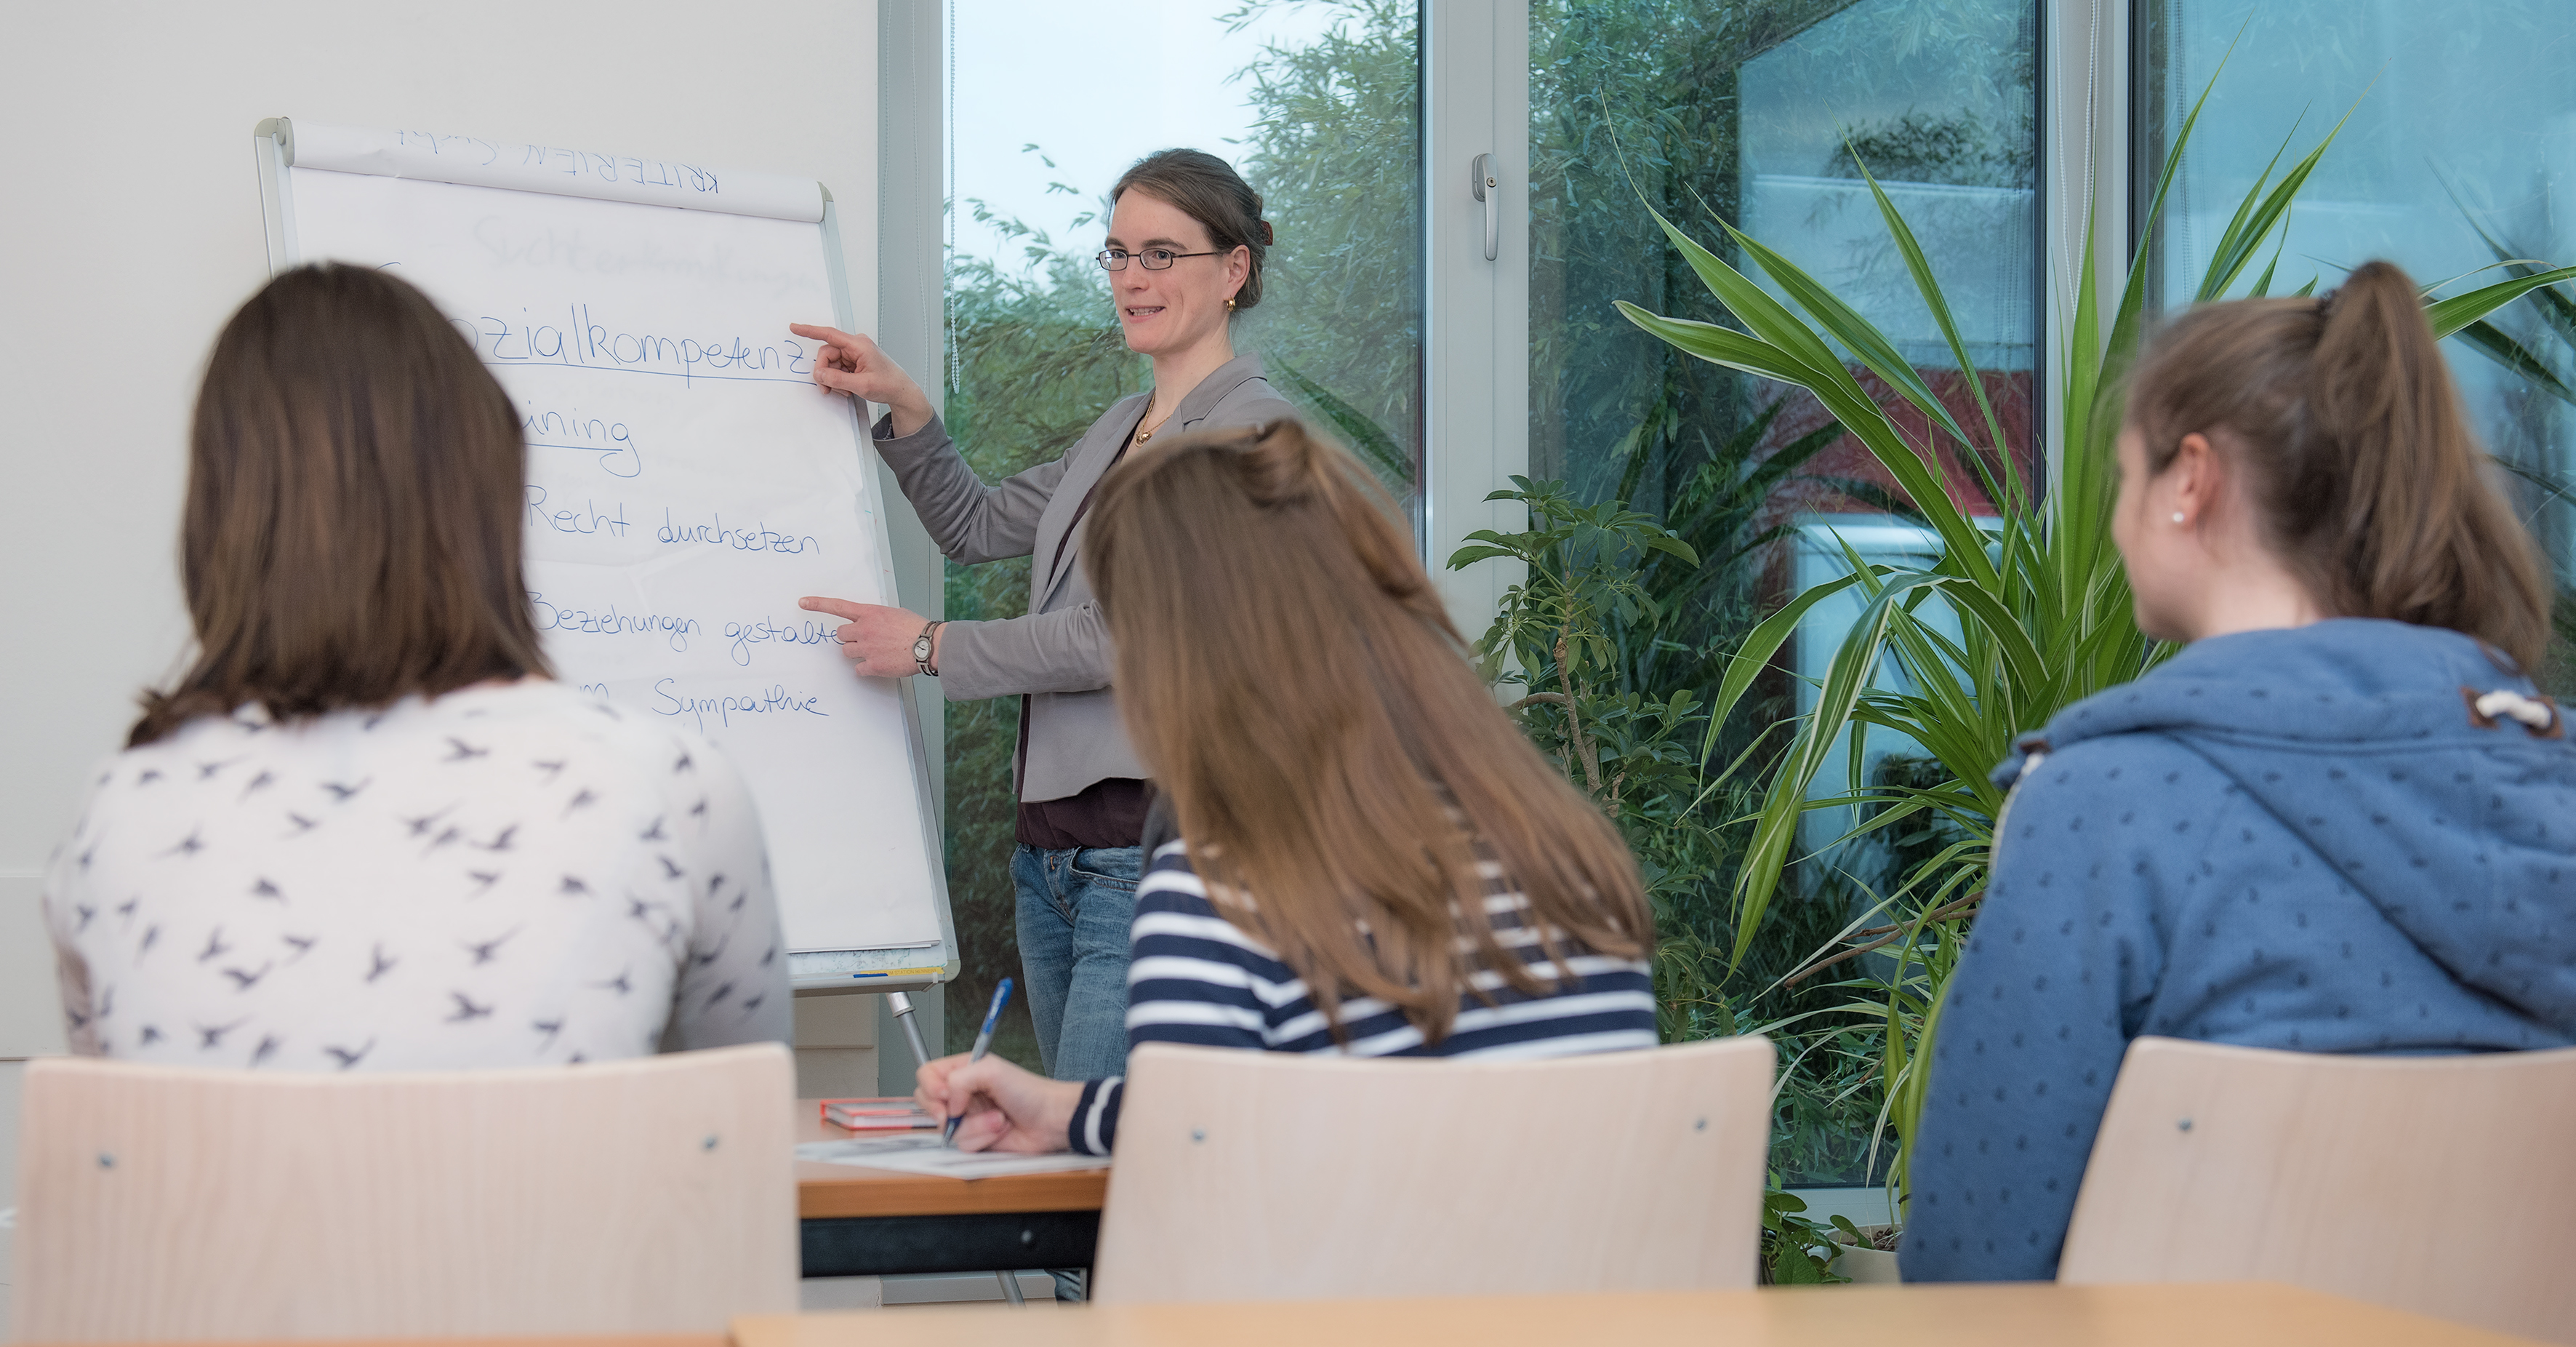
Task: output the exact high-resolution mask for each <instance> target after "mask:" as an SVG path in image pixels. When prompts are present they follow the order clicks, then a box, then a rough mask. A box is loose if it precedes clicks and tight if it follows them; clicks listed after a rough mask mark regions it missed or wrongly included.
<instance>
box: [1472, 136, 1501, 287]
mask: <svg viewBox="0 0 2576 1347" xmlns="http://www.w3.org/2000/svg"><path fill="white" fill-rule="evenodd" d="M1468 167H1469V169H1470V170H1471V171H1472V172H1473V173H1474V175H1475V180H1474V184H1473V185H1474V188H1475V192H1476V199H1477V200H1478V201H1482V202H1484V203H1485V260H1486V261H1488V262H1491V261H1493V260H1494V259H1495V258H1497V257H1500V256H1502V252H1503V180H1502V179H1501V178H1499V177H1497V176H1495V174H1496V172H1497V171H1498V170H1496V169H1495V167H1494V156H1492V155H1490V154H1480V155H1477V156H1476V159H1475V162H1474V163H1472V164H1470V165H1469V166H1468Z"/></svg>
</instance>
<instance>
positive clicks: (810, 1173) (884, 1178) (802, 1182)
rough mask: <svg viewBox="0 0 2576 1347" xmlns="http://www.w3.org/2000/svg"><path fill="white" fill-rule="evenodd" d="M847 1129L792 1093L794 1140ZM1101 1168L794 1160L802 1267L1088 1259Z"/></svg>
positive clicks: (1082, 1262) (828, 1269)
mask: <svg viewBox="0 0 2576 1347" xmlns="http://www.w3.org/2000/svg"><path fill="white" fill-rule="evenodd" d="M849 1136H850V1133H848V1132H844V1131H842V1130H841V1129H840V1128H837V1127H834V1126H832V1125H831V1124H829V1123H826V1122H824V1121H823V1117H822V1111H821V1108H820V1105H819V1102H818V1101H816V1100H812V1099H800V1100H798V1101H796V1140H797V1142H798V1143H800V1144H802V1143H804V1142H808V1141H841V1140H845V1139H847V1138H848V1137H849ZM1108 1192H1109V1171H1108V1170H1106V1169H1085V1170H1075V1171H1071V1172H1067V1173H1056V1174H1013V1175H1007V1176H1004V1177H1001V1178H991V1179H949V1178H940V1177H936V1176H933V1175H928V1174H901V1173H897V1172H895V1171H893V1170H886V1169H861V1168H859V1167H857V1166H855V1165H826V1164H816V1163H812V1162H809V1161H803V1160H800V1161H798V1162H797V1163H796V1214H797V1216H798V1217H799V1218H800V1221H799V1225H800V1228H801V1230H802V1232H803V1243H804V1257H803V1265H804V1273H805V1275H806V1276H808V1277H852V1276H882V1275H885V1274H887V1273H899V1272H991V1271H994V1270H997V1269H1001V1268H1037V1267H1045V1268H1072V1267H1089V1266H1091V1251H1092V1248H1093V1246H1094V1245H1095V1244H1096V1243H1097V1242H1098V1240H1099V1237H1100V1204H1101V1201H1102V1200H1103V1198H1105V1197H1106V1196H1107V1194H1108Z"/></svg>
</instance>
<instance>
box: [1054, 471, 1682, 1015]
mask: <svg viewBox="0 0 2576 1347" xmlns="http://www.w3.org/2000/svg"><path fill="white" fill-rule="evenodd" d="M1396 520H1397V516H1396V512H1395V506H1394V503H1393V502H1392V501H1391V500H1389V499H1388V498H1387V496H1386V493H1385V491H1384V490H1383V489H1382V488H1380V487H1379V486H1378V485H1377V483H1376V481H1375V479H1374V478H1372V477H1371V476H1370V475H1369V473H1368V471H1367V470H1366V469H1365V468H1363V467H1361V466H1360V465H1359V463H1358V462H1357V461H1355V460H1354V459H1352V458H1351V457H1350V455H1348V454H1346V453H1344V452H1342V451H1341V450H1340V449H1338V448H1335V447H1333V446H1332V445H1330V444H1327V443H1324V442H1322V441H1320V440H1318V439H1316V438H1315V437H1313V436H1311V435H1309V434H1307V433H1306V431H1305V430H1304V429H1303V428H1302V427H1300V426H1299V425H1298V424H1297V423H1296V422H1295V421H1293V420H1282V421H1277V422H1273V423H1272V424H1270V425H1269V426H1267V427H1263V428H1260V429H1255V430H1230V431H1218V432H1208V433H1200V434H1192V435H1184V436H1180V437H1176V438H1175V439H1173V440H1172V441H1171V442H1170V443H1169V444H1155V445H1153V446H1152V447H1151V448H1150V449H1140V450H1138V451H1137V452H1136V453H1135V454H1133V455H1132V456H1130V457H1129V459H1128V460H1127V462H1125V463H1124V464H1122V465H1120V466H1119V467H1118V468H1117V469H1116V470H1115V471H1113V472H1112V473H1111V474H1110V475H1109V477H1108V478H1107V479H1106V480H1105V481H1104V482H1103V483H1102V485H1101V487H1100V498H1099V503H1098V504H1097V505H1096V506H1094V507H1093V514H1092V520H1091V528H1090V531H1089V536H1088V537H1087V538H1086V539H1085V540H1084V543H1083V552H1082V564H1083V568H1084V570H1085V572H1086V573H1088V574H1089V575H1090V576H1091V577H1092V583H1093V584H1094V585H1095V586H1096V587H1097V589H1098V593H1099V596H1100V603H1101V608H1102V610H1103V612H1104V613H1105V614H1106V615H1107V618H1108V622H1109V631H1110V635H1111V637H1112V639H1113V641H1114V643H1115V645H1116V647H1117V668H1116V672H1115V675H1114V677H1115V683H1114V685H1115V686H1116V687H1117V689H1118V704H1119V707H1120V709H1121V711H1122V712H1123V713H1124V715H1125V718H1126V722H1127V729H1128V733H1129V735H1130V737H1131V738H1132V739H1133V740H1134V742H1135V745H1136V748H1137V751H1138V752H1139V754H1140V755H1141V756H1142V757H1143V759H1144V761H1145V763H1146V765H1147V767H1148V768H1149V770H1151V771H1152V772H1153V774H1154V780H1155V784H1156V785H1157V786H1158V787H1159V788H1160V789H1161V790H1162V791H1163V793H1164V794H1165V795H1167V796H1168V797H1170V800H1171V803H1172V805H1173V807H1174V809H1175V810H1176V811H1177V813H1178V819H1179V824H1180V829H1181V835H1182V836H1183V837H1184V838H1185V839H1187V841H1188V843H1189V847H1190V858H1191V860H1192V862H1193V864H1194V865H1196V866H1197V867H1198V868H1199V871H1200V873H1201V874H1202V875H1203V876H1204V877H1205V878H1206V879H1207V880H1208V881H1209V887H1210V892H1211V893H1212V894H1216V895H1218V907H1219V910H1220V911H1223V912H1224V913H1225V915H1226V917H1227V919H1228V920H1230V921H1232V922H1234V923H1235V924H1236V925H1237V926H1239V927H1241V928H1243V930H1244V931H1245V932H1246V933H1247V934H1250V935H1252V936H1253V937H1254V938H1256V939H1258V940H1260V941H1262V942H1263V943H1264V944H1266V945H1268V946H1269V947H1270V948H1271V949H1273V950H1275V951H1277V952H1278V954H1279V957H1280V958H1281V959H1282V960H1283V961H1285V962H1286V963H1287V964H1288V966H1289V967H1291V968H1294V969H1295V970H1297V973H1298V975H1299V976H1301V977H1303V978H1304V979H1305V980H1306V983H1307V985H1308V986H1309V987H1311V988H1313V989H1314V994H1315V1000H1316V1003H1317V1004H1318V1005H1319V1006H1321V1007H1322V1008H1323V1010H1324V1013H1325V1016H1326V1018H1327V1022H1328V1023H1329V1024H1331V1025H1332V1026H1333V1032H1334V1033H1335V1034H1336V1035H1339V1034H1340V1033H1341V1025H1340V1021H1339V1018H1338V1017H1337V1016H1336V1014H1335V1011H1334V1007H1335V1006H1336V1005H1337V1004H1338V1002H1339V1001H1340V1000H1341V999H1342V997H1343V996H1344V995H1365V996H1374V997H1377V998H1380V999H1382V1000H1384V1001H1387V1002H1389V1003H1391V1004H1393V1005H1395V1006H1397V1007H1399V1008H1401V1009H1402V1010H1403V1012H1404V1014H1405V1015H1406V1017H1407V1018H1408V1019H1410V1020H1411V1021H1412V1022H1413V1023H1414V1024H1415V1025H1417V1026H1418V1027H1420V1028H1421V1030H1422V1031H1423V1033H1424V1034H1425V1036H1427V1037H1429V1038H1430V1039H1431V1040H1433V1041H1434V1042H1437V1041H1438V1040H1439V1039H1440V1038H1442V1037H1444V1036H1445V1035H1446V1034H1447V1033H1448V1031H1449V1027H1450V1025H1451V1023H1452V1022H1453V1021H1454V1020H1455V1018H1456V1015H1457V1011H1458V1004H1459V998H1460V996H1461V994H1462V993H1472V992H1473V984H1472V982H1471V979H1472V978H1473V976H1474V975H1475V974H1476V973H1477V972H1478V971H1480V970H1487V969H1490V970H1492V971H1494V972H1496V973H1499V974H1500V975H1501V977H1502V979H1503V980H1504V981H1505V982H1506V983H1508V984H1509V985H1510V986H1512V987H1514V988H1516V989H1518V990H1520V991H1522V992H1524V993H1526V994H1529V995H1541V994H1544V993H1545V992H1546V991H1548V990H1551V988H1549V987H1547V986H1545V985H1544V984H1543V983H1542V982H1541V980H1540V979H1538V978H1537V977H1536V976H1534V975H1533V974H1531V973H1530V972H1529V971H1528V970H1527V969H1525V968H1523V967H1522V961H1521V959H1520V957H1518V956H1517V955H1516V954H1514V953H1513V952H1511V951H1509V950H1506V949H1505V948H1504V947H1503V945H1502V944H1501V942H1500V941H1499V940H1498V939H1497V938H1496V935H1495V932H1494V929H1493V927H1492V925H1491V917H1490V916H1489V915H1488V913H1487V912H1486V910H1485V897H1486V894H1487V892H1488V887H1487V882H1486V880H1485V879H1484V877H1483V875H1482V873H1481V872H1480V867H1479V848H1482V849H1483V852H1484V854H1485V855H1486V856H1489V857H1490V858H1491V859H1492V860H1495V861H1498V862H1500V864H1501V867H1502V873H1503V877H1504V881H1505V882H1506V883H1509V884H1511V885H1514V886H1516V887H1518V888H1519V889H1520V890H1521V891H1522V892H1523V893H1525V894H1527V895H1528V898H1529V904H1530V908H1529V912H1528V914H1527V918H1526V919H1527V921H1528V923H1529V925H1530V926H1532V927H1535V928H1536V929H1538V930H1539V931H1541V932H1542V933H1544V934H1543V936H1542V939H1543V941H1544V942H1545V949H1546V952H1547V954H1548V956H1549V958H1550V959H1551V960H1553V961H1556V962H1557V964H1558V967H1559V969H1560V970H1561V969H1562V968H1563V963H1562V958H1563V957H1564V955H1565V954H1566V953H1567V952H1568V951H1567V950H1566V949H1565V948H1564V944H1565V942H1566V941H1568V940H1570V941H1573V942H1576V943H1579V944H1580V945H1581V946H1582V947H1583V948H1585V949H1588V950H1590V951H1593V952H1596V953H1601V954H1609V955H1616V956H1622V957H1634V956H1637V955H1640V954H1642V953H1643V952H1644V951H1645V950H1646V949H1647V948H1649V947H1650V946H1651V945H1652V943H1653V940H1654V918H1653V916H1652V914H1651V912H1650V911H1649V909H1648V908H1647V905H1646V899H1645V893H1644V888H1643V886H1642V885H1641V884H1640V883H1639V882H1638V878H1637V867H1636V862H1635V861H1634V860H1633V859H1632V858H1631V857H1630V856H1629V854H1628V849H1627V847H1626V845H1625V844H1624V843H1622V842H1621V840H1620V838H1619V834H1618V832H1617V831H1616V830H1615V829H1613V828H1612V827H1611V825H1610V822H1609V820H1608V819H1606V818H1604V817H1603V816H1602V815H1601V813H1600V811H1599V810H1597V809H1594V808H1593V807H1592V806H1591V805H1590V804H1589V803H1588V802H1586V801H1585V800H1584V799H1583V797H1582V796H1580V795H1578V794H1576V793H1575V791H1574V789H1573V787H1571V786H1569V785H1568V784H1567V783H1566V780H1565V777H1564V775H1563V774H1562V773H1560V772H1558V771H1557V770H1556V769H1554V768H1553V767H1551V766H1549V764H1548V762H1547V760H1546V759H1544V758H1542V757H1540V756H1539V753H1538V751H1537V750H1536V749H1534V748H1532V747H1531V746H1530V744H1529V741H1528V740H1527V739H1525V738H1523V737H1522V735H1521V733H1520V731H1519V730H1518V729H1516V728H1514V726H1513V725H1512V723H1511V720H1510V718H1509V717H1507V716H1505V715H1504V714H1503V712H1502V710H1501V708H1500V707H1498V706H1496V705H1495V704H1494V700H1493V697H1492V696H1491V695H1490V694H1489V693H1488V692H1487V691H1486V689H1485V687H1484V686H1483V685H1482V684H1481V683H1479V682H1478V681H1477V679H1476V676H1475V674H1474V672H1473V671H1472V669H1471V668H1470V666H1469V664H1468V661H1467V658H1466V643H1465V642H1464V641H1462V640H1460V639H1459V636H1458V631H1457V629H1456V628H1455V627H1453V626H1452V625H1450V622H1449V617H1448V614H1447V613H1446V612H1445V611H1443V609H1442V607H1441V603H1440V598H1439V596H1438V595H1437V594H1436V593H1434V592H1433V590H1432V588H1431V581H1430V579H1429V577H1427V576H1425V575H1424V574H1423V570H1422V564H1421V562H1420V561H1419V560H1417V559H1416V557H1415V555H1414V545H1413V537H1412V534H1411V532H1410V531H1409V530H1408V529H1406V528H1404V527H1403V526H1402V525H1400V524H1399V523H1397V522H1396Z"/></svg>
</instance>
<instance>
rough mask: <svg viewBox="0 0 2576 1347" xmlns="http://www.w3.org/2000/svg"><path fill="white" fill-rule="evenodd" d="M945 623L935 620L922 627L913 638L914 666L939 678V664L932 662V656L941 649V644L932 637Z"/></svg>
mask: <svg viewBox="0 0 2576 1347" xmlns="http://www.w3.org/2000/svg"><path fill="white" fill-rule="evenodd" d="M945 625H947V624H945V623H942V622H933V623H931V624H930V625H929V626H926V627H924V628H922V629H921V634H920V635H919V636H915V637H913V638H912V662H913V665H914V667H916V668H918V669H920V670H921V671H922V672H923V673H926V674H928V675H930V676H931V677H933V678H937V677H938V676H939V666H938V665H936V664H933V663H931V662H930V657H931V655H932V654H933V653H934V652H936V651H937V650H938V649H939V644H938V642H937V641H935V640H933V639H932V633H934V632H936V631H938V630H939V629H940V628H941V627H942V626H945Z"/></svg>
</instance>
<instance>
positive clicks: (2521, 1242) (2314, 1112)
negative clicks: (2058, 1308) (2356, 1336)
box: [2057, 1038, 2576, 1342]
mask: <svg viewBox="0 0 2576 1347" xmlns="http://www.w3.org/2000/svg"><path fill="white" fill-rule="evenodd" d="M2571 1119H2576V1048H2568V1049H2561V1050H2557V1051H2551V1052H2496V1053H2474V1054H2465V1055H2461V1056H2444V1057H2353V1056H2342V1055H2328V1054H2324V1053H2304V1052H2275V1051H2268V1050H2265V1049H2260V1048H2239V1047H2229V1046H2225V1045H2221V1044H2214V1043H2190V1042H2184V1041H2182V1040H2179V1039H2171V1038H2141V1039H2139V1040H2137V1041H2136V1042H2134V1043H2132V1044H2130V1045H2129V1052H2128V1056H2127V1058H2126V1059H2125V1060H2124V1061H2123V1062H2122V1064H2121V1067H2120V1077H2119V1080H2118V1082H2117V1083H2116V1084H2115V1085H2114V1086H2113V1087H2112V1090H2111V1104H2110V1109H2109V1112H2108V1113H2107V1114H2106V1115H2105V1116H2104V1118H2103V1120H2102V1131H2101V1134H2100V1136H2099V1137H2098V1138H2097V1139H2096V1140H2095V1141H2094V1143H2093V1158H2092V1161H2091V1163H2090V1164H2089V1165H2088V1166H2087V1167H2086V1169H2085V1171H2084V1186H2083V1188H2082V1190H2081V1191H2080V1192H2079V1193H2078V1195H2077V1197H2076V1200H2075V1219H2074V1223H2073V1224H2072V1225H2071V1226H2070V1227H2069V1228H2068V1230H2067V1233H2066V1250H2065V1254H2064V1256H2063V1257H2062V1258H2061V1259H2060V1260H2059V1264H2058V1274H2057V1275H2058V1280H2059V1281H2062V1282H2078V1283H2102V1282H2204V1281H2245V1280H2262V1281H2281V1282H2291V1283H2294V1284H2296V1285H2300V1286H2306V1287H2312V1288H2314V1289H2316V1290H2319V1291H2331V1292H2334V1293H2335V1294H2337V1295H2346V1296H2351V1297H2353V1298H2355V1299H2358V1300H2367V1301H2373V1302H2376V1303H2378V1304H2382V1305H2388V1306H2392V1307H2395V1308H2398V1309H2406V1310H2413V1311H2415V1312H2417V1313H2420V1314H2429V1315H2433V1316H2435V1317H2437V1318H2442V1319H2450V1320H2454V1321H2457V1322H2460V1323H2468V1324H2476V1325H2480V1326H2482V1327H2487V1328H2495V1329H2501V1330H2504V1331H2506V1332H2509V1333H2519V1334H2523V1335H2525V1336H2527V1337H2534V1338H2541V1339H2545V1340H2549V1341H2555V1342H2576V1275H2570V1273H2569V1271H2568V1267H2567V1263H2568V1259H2569V1256H2570V1254H2571V1251H2576V1146H2571V1145H2570V1144H2569V1141H2568V1138H2569V1128H2570V1126H2571V1123H2570V1120H2571Z"/></svg>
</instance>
